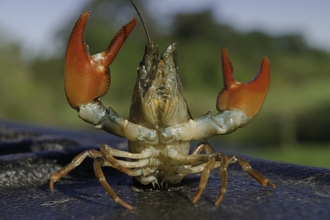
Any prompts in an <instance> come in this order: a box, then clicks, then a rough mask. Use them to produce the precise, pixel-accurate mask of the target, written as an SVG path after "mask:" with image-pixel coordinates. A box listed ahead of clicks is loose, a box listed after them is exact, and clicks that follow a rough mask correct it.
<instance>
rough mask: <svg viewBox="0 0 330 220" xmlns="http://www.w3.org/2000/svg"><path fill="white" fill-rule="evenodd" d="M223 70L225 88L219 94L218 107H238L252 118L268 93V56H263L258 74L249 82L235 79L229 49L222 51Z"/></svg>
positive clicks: (230, 108) (231, 108)
mask: <svg viewBox="0 0 330 220" xmlns="http://www.w3.org/2000/svg"><path fill="white" fill-rule="evenodd" d="M222 71H223V82H224V88H223V89H222V90H221V92H220V93H219V95H218V99H217V109H218V111H220V112H222V111H225V110H233V109H238V110H241V111H243V112H244V113H245V114H246V116H247V117H248V119H250V120H251V119H252V118H253V117H254V116H255V115H256V114H257V113H258V111H259V109H260V108H261V106H262V103H263V101H264V99H265V97H266V95H267V92H268V88H269V81H270V65H269V61H268V59H267V57H263V58H262V61H261V67H260V70H259V73H258V75H257V76H256V77H255V78H254V79H253V80H252V81H251V82H249V83H247V84H246V83H240V82H237V81H236V80H235V79H234V76H233V71H234V69H233V66H232V64H231V62H230V59H229V57H228V53H227V50H226V49H224V50H223V51H222Z"/></svg>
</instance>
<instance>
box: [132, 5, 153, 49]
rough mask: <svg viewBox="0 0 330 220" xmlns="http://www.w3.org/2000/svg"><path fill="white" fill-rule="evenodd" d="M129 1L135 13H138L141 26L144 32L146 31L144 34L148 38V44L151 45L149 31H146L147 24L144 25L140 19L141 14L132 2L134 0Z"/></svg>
mask: <svg viewBox="0 0 330 220" xmlns="http://www.w3.org/2000/svg"><path fill="white" fill-rule="evenodd" d="M130 2H131V3H132V5H133V7H134V9H135V11H136V13H137V14H138V16H139V18H140V20H141V23H142V26H143V29H144V32H145V33H146V36H147V39H148V44H149V45H151V44H152V42H151V38H150V35H149V32H148V29H147V26H146V25H145V23H144V21H143V19H142V15H141V14H140V11H139V9H138V8H137V7H136V5H135V4H134V2H133V1H132V0H130Z"/></svg>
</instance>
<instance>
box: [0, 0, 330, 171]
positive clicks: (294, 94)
mask: <svg viewBox="0 0 330 220" xmlns="http://www.w3.org/2000/svg"><path fill="white" fill-rule="evenodd" d="M150 1H151V0H139V1H138V0H136V1H135V2H136V4H137V6H138V8H139V10H140V12H141V14H142V15H143V18H144V20H145V22H146V25H147V27H148V29H149V32H150V35H151V38H152V40H153V42H154V43H155V44H157V45H159V48H160V50H161V51H162V50H164V49H165V48H166V45H167V44H169V43H172V42H177V46H176V47H177V50H178V60H179V68H180V74H181V80H182V83H183V85H184V88H185V95H186V99H187V101H188V104H189V107H190V110H191V112H192V114H193V116H194V117H198V116H200V115H202V114H204V113H206V112H207V111H208V110H210V109H213V112H214V114H215V113H216V108H215V101H216V97H217V94H218V92H219V91H220V90H221V88H222V86H223V83H222V75H221V62H220V51H221V50H222V49H223V48H227V50H228V53H229V56H230V58H231V61H232V63H233V66H234V69H235V78H236V79H237V80H238V81H242V82H247V81H250V80H251V79H253V77H254V76H255V74H256V73H257V72H258V70H259V66H260V62H261V58H262V56H264V55H266V56H267V57H268V59H269V60H270V62H271V86H270V90H269V93H268V96H267V98H266V101H265V102H264V105H263V107H262V109H261V111H260V113H259V114H258V116H257V117H256V118H255V119H254V120H253V121H252V122H251V123H250V124H249V125H248V126H246V127H244V128H242V129H239V130H237V131H236V132H234V133H232V134H230V135H223V136H219V137H215V138H212V139H210V142H211V143H212V144H213V146H216V147H215V148H216V149H217V150H220V149H224V150H227V151H231V152H237V153H240V154H246V155H251V156H254V157H261V158H266V159H271V160H276V161H285V162H290V163H297V164H306V165H312V166H320V167H330V159H329V157H330V114H329V113H330V97H329V94H330V86H329V82H330V63H329V61H330V54H329V52H328V51H326V50H321V49H315V48H313V47H311V46H309V45H308V44H307V43H306V41H305V40H304V38H303V37H302V36H301V35H300V34H298V33H297V34H285V35H279V36H273V35H270V34H267V33H263V32H260V31H250V32H241V31H238V30H236V29H234V28H233V27H231V26H229V25H227V24H225V23H224V22H221V21H220V22H219V21H218V20H215V19H214V16H213V14H212V11H211V9H210V8H203V9H202V10H196V11H194V12H191V13H187V12H185V13H173V14H172V17H170V19H169V18H167V19H168V20H169V24H170V25H165V24H164V23H161V20H162V19H161V18H159V17H157V16H155V15H156V14H157V13H155V12H154V11H152V8H151V7H146V6H148V4H149V3H150ZM164 3H166V1H164ZM87 10H88V11H91V14H90V19H89V21H88V24H87V28H86V42H87V44H88V45H89V46H90V52H91V54H94V53H97V52H100V51H102V50H103V49H105V48H106V46H107V44H108V43H109V41H110V39H111V37H112V36H113V34H114V33H115V32H116V31H117V30H118V29H119V28H120V27H121V26H122V25H124V24H125V23H126V22H128V21H129V20H130V19H131V18H132V17H133V16H136V13H135V12H134V10H133V8H132V6H131V5H130V3H129V1H123V0H112V1H110V0H97V1H82V4H81V5H79V6H77V10H75V12H72V14H70V19H69V20H68V21H66V22H65V24H64V25H63V26H62V27H61V28H60V29H58V30H56V32H55V34H54V35H55V37H56V39H57V43H59V45H61V46H59V48H58V50H57V51H56V53H54V54H52V55H47V56H45V55H42V54H40V55H37V56H35V57H32V58H29V57H28V55H27V54H26V52H25V53H24V54H25V55H24V56H23V55H22V53H23V52H22V51H23V49H22V48H21V46H20V45H19V44H17V43H15V41H10V40H8V37H4V35H1V34H0V57H1V59H0V78H1V79H0V103H1V108H0V118H1V119H7V120H12V121H18V122H23V123H34V124H41V125H47V126H55V127H62V128H70V129H82V130H92V129H93V127H92V126H91V125H88V124H86V123H84V122H83V121H82V120H80V119H79V118H78V117H77V113H76V111H74V110H73V109H71V108H70V107H69V105H68V104H67V102H66V99H65V95H64V90H63V64H64V53H65V44H66V42H67V40H68V37H69V34H70V32H71V29H72V27H73V25H74V23H75V21H76V19H77V18H78V16H79V14H81V13H82V12H84V11H87ZM17 16H19V15H17ZM40 19H42V18H40ZM325 28H326V27H325ZM329 28H330V27H329ZM0 31H1V29H0ZM2 31H4V30H2ZM146 43H147V39H146V37H145V34H144V31H143V29H142V26H141V24H140V22H139V24H138V26H137V27H136V28H135V30H133V32H132V34H131V36H130V37H129V38H128V40H127V42H126V43H125V45H124V46H123V48H122V50H121V52H120V53H119V55H118V56H117V58H116V60H115V61H114V63H113V64H112V66H111V72H112V84H111V87H110V90H109V92H108V94H107V95H106V96H105V97H104V98H103V102H104V103H105V104H106V105H111V106H112V107H113V108H114V109H115V110H116V111H117V112H118V113H119V114H120V115H121V116H123V117H127V116H128V111H129V106H130V99H131V93H132V91H133V86H134V82H135V80H136V67H137V65H138V63H139V61H140V60H141V58H142V55H143V51H144V47H145V44H146ZM22 57H23V58H24V59H22Z"/></svg>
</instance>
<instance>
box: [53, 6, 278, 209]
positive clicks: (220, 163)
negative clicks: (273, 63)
mask: <svg viewBox="0 0 330 220" xmlns="http://www.w3.org/2000/svg"><path fill="white" fill-rule="evenodd" d="M134 7H135V6H134ZM138 14H139V13H138ZM88 15H89V13H87V12H86V13H84V14H82V15H81V16H80V18H79V19H78V21H77V23H76V25H75V26H74V28H73V31H72V33H71V37H70V39H69V43H68V47H67V51H66V60H65V80H64V87H65V93H66V97H67V100H68V102H69V104H70V106H71V107H72V108H74V109H76V110H77V111H78V114H79V117H80V118H81V119H83V120H84V121H86V122H88V123H91V124H93V125H94V126H95V127H96V128H98V129H103V130H105V131H107V132H109V133H110V134H113V135H116V136H119V137H124V138H127V139H128V144H129V151H122V150H117V149H115V148H112V147H110V146H109V145H107V144H104V145H102V146H101V148H100V151H98V150H87V151H84V152H82V153H80V154H79V155H77V156H76V157H75V158H74V159H73V160H72V162H71V163H69V164H68V165H66V166H65V167H63V168H62V169H60V170H59V171H57V172H55V173H53V174H52V175H51V180H50V184H49V187H50V190H51V191H53V187H54V183H55V182H57V181H58V180H60V179H61V178H62V177H63V176H64V175H66V174H67V173H69V172H70V171H71V170H73V169H74V168H76V167H77V166H79V165H80V164H81V163H82V162H83V161H84V160H85V158H86V157H90V158H93V159H94V170H95V175H96V178H97V179H98V180H99V182H100V184H101V185H102V186H103V188H104V189H105V190H106V192H107V193H108V194H109V195H110V196H111V197H112V198H113V199H114V200H115V201H116V202H118V203H119V204H121V205H122V206H124V207H126V208H128V209H132V206H131V205H129V204H127V203H126V202H125V201H123V200H122V199H121V198H120V197H119V196H118V195H117V194H116V193H115V192H114V191H113V190H112V188H111V187H110V185H109V184H108V183H107V181H106V179H105V176H104V174H103V171H102V167H105V166H110V167H113V168H115V169H117V170H119V171H121V172H123V173H125V174H128V175H129V176H132V177H134V178H136V179H137V180H138V181H139V182H140V183H142V184H145V185H147V184H153V185H163V184H165V185H167V184H177V183H179V182H180V181H181V180H182V179H183V178H185V177H186V176H188V175H190V174H193V173H201V179H200V183H199V186H198V189H197V192H196V194H195V196H194V197H193V198H192V202H193V203H196V202H197V201H198V199H199V198H200V196H201V194H202V192H203V190H204V188H205V186H206V184H207V181H208V178H209V174H210V171H211V170H213V169H216V168H217V169H219V172H220V177H221V187H220V193H219V196H218V198H217V199H216V201H215V205H218V204H219V203H220V202H221V200H222V198H223V196H224V194H225V192H226V189H227V182H228V174H227V168H228V165H229V164H231V163H235V162H237V163H238V164H239V165H240V166H241V167H242V169H243V171H245V172H247V173H248V174H249V175H250V176H252V177H253V178H254V179H255V180H257V181H258V182H259V183H260V184H261V185H262V186H264V187H266V186H267V185H268V186H271V187H273V188H275V184H274V183H272V182H271V181H270V180H268V179H267V178H266V177H265V176H263V175H261V174H260V173H258V172H257V171H255V170H254V169H252V167H251V166H250V165H249V163H248V162H247V161H246V160H244V159H242V158H240V157H237V156H234V155H230V156H227V155H225V154H224V153H222V152H216V153H214V152H211V147H210V145H209V144H208V143H207V141H203V142H201V143H200V144H199V145H198V146H196V147H195V148H194V150H193V151H192V152H191V153H189V150H190V141H191V140H206V139H207V138H210V137H212V136H215V135H220V134H226V133H231V132H233V131H235V130H236V129H238V128H240V127H243V126H245V125H246V124H248V123H249V122H250V121H251V120H252V119H253V117H254V116H255V115H256V114H257V113H258V111H259V109H260V108H261V106H262V103H263V101H264V99H265V97H266V94H267V92H268V87H269V81H270V66H269V61H268V59H267V58H266V57H264V58H262V61H261V67H260V71H259V73H258V75H257V76H256V78H255V79H254V80H253V81H251V82H250V83H247V84H245V83H240V82H237V81H236V80H235V79H234V77H233V67H232V64H231V62H230V60H229V57H228V54H227V51H226V50H223V51H222V71H223V82H224V88H223V89H222V90H221V91H220V93H219V95H218V98H217V102H216V107H217V110H218V113H217V114H215V115H211V113H208V114H206V115H203V116H201V117H199V118H196V119H192V117H191V116H190V113H189V109H188V105H187V103H186V101H185V98H184V95H183V87H182V84H181V82H180V77H179V74H178V65H177V60H176V48H175V44H170V45H169V46H168V47H167V48H166V49H165V51H164V52H163V53H159V52H158V50H154V45H153V43H152V42H151V40H150V37H149V34H148V32H147V30H146V28H145V26H144V28H145V31H146V33H147V36H148V43H147V46H146V49H145V52H144V55H143V58H142V61H141V62H140V64H139V66H138V70H137V80H136V84H135V86H134V91H133V96H132V103H131V108H130V115H129V118H128V119H125V118H122V117H121V116H120V115H119V114H117V113H116V112H115V111H114V110H113V109H112V108H111V107H108V108H106V107H105V106H104V105H103V104H102V102H101V99H100V97H101V96H103V95H104V94H106V93H107V91H108V88H109V85H110V69H109V67H108V66H109V65H110V64H111V63H112V61H113V60H114V59H115V57H116V55H117V53H118V52H119V50H120V48H121V46H122V45H123V43H124V42H125V40H126V38H127V37H128V35H129V34H130V33H131V31H132V30H133V28H134V27H135V25H136V23H137V21H136V20H135V19H133V20H131V21H130V22H128V23H127V24H126V25H125V26H123V27H122V28H121V29H120V30H119V31H118V32H117V33H116V34H115V36H114V37H113V38H112V40H111V42H110V44H109V46H108V47H107V48H106V49H105V51H103V52H101V53H98V54H95V55H92V56H91V55H90V54H89V51H88V47H87V46H86V44H85V42H84V30H85V26H86V23H87V20H88ZM139 16H140V14H139ZM141 20H142V19H141ZM142 23H143V21H142ZM143 24H144V23H143Z"/></svg>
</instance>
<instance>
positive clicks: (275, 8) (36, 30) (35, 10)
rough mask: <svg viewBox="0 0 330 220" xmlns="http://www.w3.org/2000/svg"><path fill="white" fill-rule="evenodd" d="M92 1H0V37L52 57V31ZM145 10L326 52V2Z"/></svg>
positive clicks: (214, 1) (329, 34)
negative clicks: (298, 38) (204, 19)
mask: <svg viewBox="0 0 330 220" xmlns="http://www.w3.org/2000/svg"><path fill="white" fill-rule="evenodd" d="M90 1H91V0H0V37H1V36H5V37H6V38H7V39H10V40H12V41H14V42H18V43H19V44H21V45H22V46H23V49H24V51H25V53H30V54H38V53H40V52H41V51H43V52H44V53H45V54H47V53H50V54H51V53H52V52H53V51H55V50H56V47H58V46H59V45H58V44H57V43H58V42H56V40H54V38H53V35H54V33H55V32H56V30H58V29H60V27H61V26H63V25H65V24H66V22H67V21H69V20H70V18H71V17H72V16H71V15H70V14H72V13H73V12H75V13H74V14H76V13H77V12H82V11H81V10H82V5H83V4H84V3H86V2H90ZM118 1H119V0H118ZM121 1H122V0H121ZM148 7H149V8H150V9H151V10H152V11H153V12H154V13H155V15H156V16H159V17H164V18H168V17H169V16H170V15H173V14H175V13H177V12H191V11H193V12H196V11H199V10H203V9H207V8H212V13H213V15H214V17H215V18H216V19H217V20H219V21H220V22H222V23H226V24H229V25H232V26H233V27H234V28H236V29H237V30H241V31H251V30H261V31H264V32H266V33H269V34H272V35H275V36H277V35H283V34H288V33H294V34H296V33H299V34H302V35H303V37H304V38H305V40H306V42H307V43H308V44H309V45H311V46H313V47H317V48H320V49H324V50H327V51H329V52H330V25H329V21H330V13H329V9H330V1H329V0H317V1H311V0H299V1H298V0H276V1H274V0H273V1H271V0H249V1H243V0H241V1H238V0H230V1H229V0H227V1H224V0H180V1H178V0H158V1H157V0H152V1H150V3H149V5H148ZM134 16H135V15H134Z"/></svg>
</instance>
